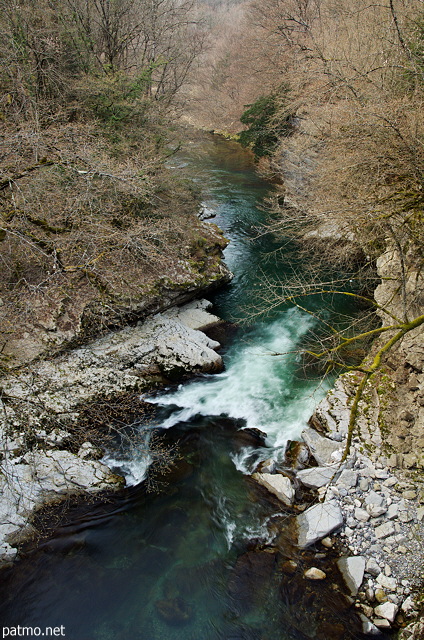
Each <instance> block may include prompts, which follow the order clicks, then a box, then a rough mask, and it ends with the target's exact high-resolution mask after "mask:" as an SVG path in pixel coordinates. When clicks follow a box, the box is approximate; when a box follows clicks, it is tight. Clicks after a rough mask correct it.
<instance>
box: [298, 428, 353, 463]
mask: <svg viewBox="0 0 424 640" xmlns="http://www.w3.org/2000/svg"><path fill="white" fill-rule="evenodd" d="M302 438H303V440H304V442H305V443H306V444H307V445H308V447H309V449H310V451H311V453H312V455H313V457H314V458H315V460H316V461H317V463H318V464H319V465H324V464H331V463H334V462H338V460H339V459H340V457H341V455H337V454H341V452H342V450H343V445H342V444H340V442H335V441H334V440H330V439H329V438H325V437H324V436H321V435H320V434H319V433H318V432H317V431H315V429H311V428H310V427H307V428H306V429H304V430H303V431H302Z"/></svg>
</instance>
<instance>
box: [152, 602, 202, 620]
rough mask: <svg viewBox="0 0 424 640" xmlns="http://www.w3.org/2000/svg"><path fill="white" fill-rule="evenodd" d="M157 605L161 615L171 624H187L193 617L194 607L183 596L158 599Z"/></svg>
mask: <svg viewBox="0 0 424 640" xmlns="http://www.w3.org/2000/svg"><path fill="white" fill-rule="evenodd" d="M155 605H156V609H157V612H158V614H159V616H160V617H161V618H162V619H163V620H165V622H167V623H168V624H170V625H181V624H185V623H186V622H189V620H191V618H192V617H193V609H192V607H191V606H190V605H189V604H188V603H187V602H186V601H185V600H184V599H183V598H179V597H177V598H171V599H169V600H158V601H157V602H156V603H155Z"/></svg>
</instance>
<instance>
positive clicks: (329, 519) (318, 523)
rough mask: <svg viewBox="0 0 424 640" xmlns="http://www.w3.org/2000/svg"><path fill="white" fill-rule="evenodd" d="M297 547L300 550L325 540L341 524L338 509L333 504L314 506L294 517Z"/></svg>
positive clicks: (340, 514) (341, 517)
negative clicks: (296, 530)
mask: <svg viewBox="0 0 424 640" xmlns="http://www.w3.org/2000/svg"><path fill="white" fill-rule="evenodd" d="M296 521H297V526H298V546H299V547H300V548H302V549H304V548H305V547H309V546H310V545H311V544H314V543H315V542H318V540H321V539H322V538H325V537H326V536H328V535H329V534H330V533H332V532H333V531H336V530H337V529H339V528H340V527H341V526H342V524H343V515H342V512H341V510H340V507H339V506H338V505H337V504H336V503H334V502H324V503H319V504H315V505H313V506H312V507H310V508H309V509H307V510H306V511H304V512H303V513H301V514H300V515H298V516H297V517H296Z"/></svg>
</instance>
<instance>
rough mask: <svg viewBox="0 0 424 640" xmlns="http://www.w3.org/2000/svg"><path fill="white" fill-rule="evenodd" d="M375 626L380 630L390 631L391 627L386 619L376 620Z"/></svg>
mask: <svg viewBox="0 0 424 640" xmlns="http://www.w3.org/2000/svg"><path fill="white" fill-rule="evenodd" d="M374 624H375V626H376V627H378V628H379V629H390V626H391V625H390V622H389V621H388V620H386V619H385V618H376V619H375V620H374Z"/></svg>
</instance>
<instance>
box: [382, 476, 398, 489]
mask: <svg viewBox="0 0 424 640" xmlns="http://www.w3.org/2000/svg"><path fill="white" fill-rule="evenodd" d="M398 482H399V481H398V479H397V478H396V476H390V477H389V478H387V480H385V481H384V482H383V485H384V486H385V487H394V486H395V484H397V483H398Z"/></svg>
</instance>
